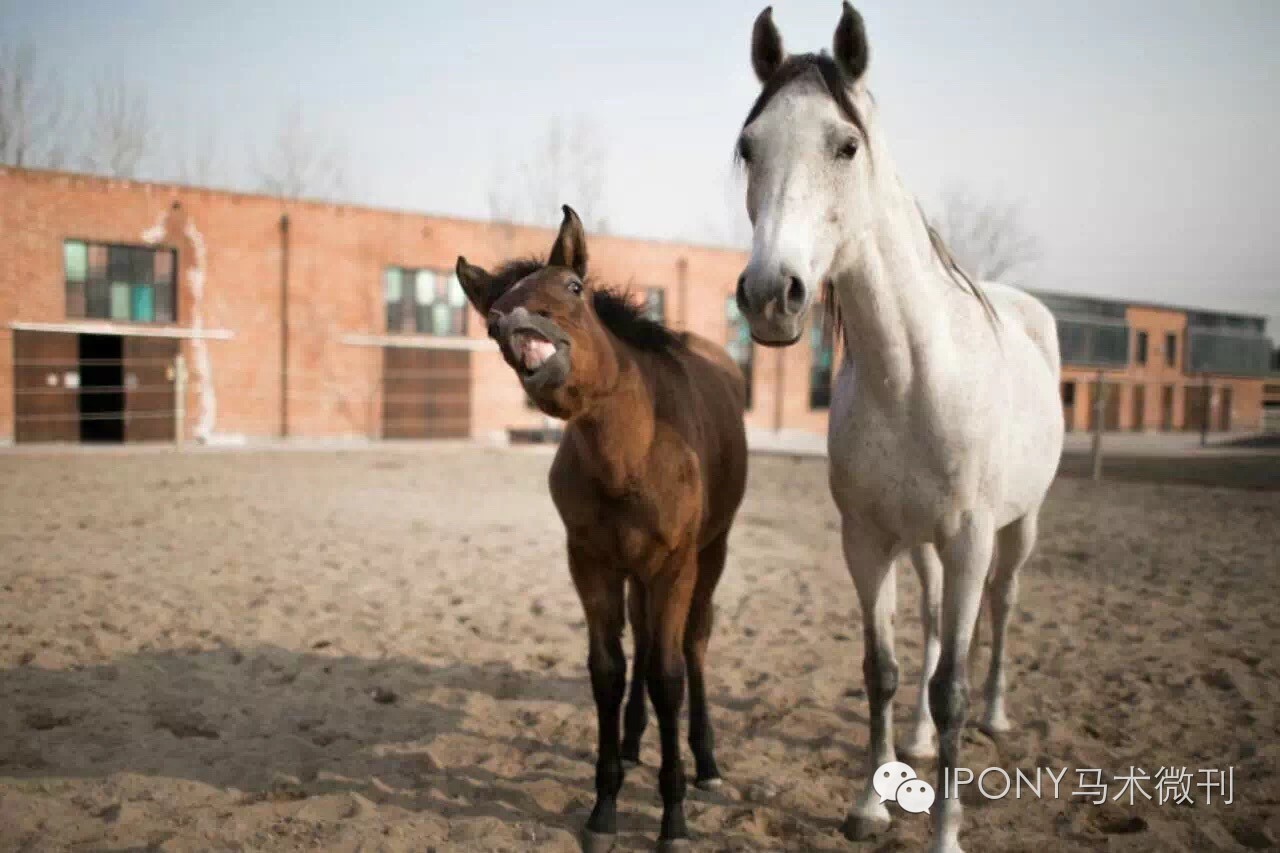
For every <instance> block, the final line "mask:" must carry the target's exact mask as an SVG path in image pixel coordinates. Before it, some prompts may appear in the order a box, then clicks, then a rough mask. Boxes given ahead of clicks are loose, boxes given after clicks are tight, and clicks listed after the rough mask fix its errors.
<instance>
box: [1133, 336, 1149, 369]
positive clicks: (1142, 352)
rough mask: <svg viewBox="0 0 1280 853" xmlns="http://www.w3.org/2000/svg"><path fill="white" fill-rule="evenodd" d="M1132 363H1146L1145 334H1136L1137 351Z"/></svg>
mask: <svg viewBox="0 0 1280 853" xmlns="http://www.w3.org/2000/svg"><path fill="white" fill-rule="evenodd" d="M1134 361H1136V362H1137V363H1138V364H1146V363H1147V333H1146V332H1138V351H1137V353H1136V354H1135V355H1134Z"/></svg>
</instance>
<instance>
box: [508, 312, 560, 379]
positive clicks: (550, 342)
mask: <svg viewBox="0 0 1280 853" xmlns="http://www.w3.org/2000/svg"><path fill="white" fill-rule="evenodd" d="M507 352H508V355H509V359H510V361H511V365H512V367H514V368H515V370H516V374H517V375H518V376H519V377H520V381H521V383H522V384H523V385H524V386H525V389H526V390H528V391H531V392H534V391H541V390H545V389H548V388H554V387H556V386H559V385H561V384H563V383H564V381H565V380H566V379H568V377H569V342H568V340H566V339H565V338H564V337H563V336H560V335H555V334H553V333H551V332H550V330H542V329H535V328H533V327H531V326H521V327H519V328H516V329H512V330H511V333H510V334H509V335H508V336H507Z"/></svg>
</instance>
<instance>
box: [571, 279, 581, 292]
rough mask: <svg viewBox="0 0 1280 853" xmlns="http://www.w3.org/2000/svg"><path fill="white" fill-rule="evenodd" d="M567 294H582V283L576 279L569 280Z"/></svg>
mask: <svg viewBox="0 0 1280 853" xmlns="http://www.w3.org/2000/svg"><path fill="white" fill-rule="evenodd" d="M569 292H570V293H572V294H573V295H574V296H580V295H581V294H582V282H580V281H578V280H577V279H576V278H571V279H569Z"/></svg>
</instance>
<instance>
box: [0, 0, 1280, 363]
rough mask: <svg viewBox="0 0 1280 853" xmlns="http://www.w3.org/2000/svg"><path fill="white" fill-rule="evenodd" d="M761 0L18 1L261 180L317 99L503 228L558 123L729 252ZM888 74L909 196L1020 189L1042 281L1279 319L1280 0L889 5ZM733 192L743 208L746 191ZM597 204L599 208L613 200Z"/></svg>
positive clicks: (682, 231) (885, 34)
mask: <svg viewBox="0 0 1280 853" xmlns="http://www.w3.org/2000/svg"><path fill="white" fill-rule="evenodd" d="M763 5H764V0H758V2H742V0H734V2H729V0H706V2H702V0H682V2H670V1H669V0H659V1H658V2H647V3H637V2H610V0H540V2H536V3H530V2H509V3H504V2H493V0H491V2H486V3H464V2H448V3H445V2H431V0H406V2H398V0H397V2H369V3H337V2H325V0H309V1H308V2H305V3H304V2H246V0H235V2H221V3H217V4H214V3H186V2H181V3H173V2H161V0H145V2H127V1H126V0H121V1H120V2H113V3H97V2H68V1H67V0H47V2H37V0H0V42H3V43H8V44H14V43H17V42H23V41H26V42H30V43H31V44H33V45H34V46H35V47H36V49H37V50H38V51H39V53H40V58H41V60H42V61H43V62H44V63H45V65H46V66H47V67H55V68H56V70H57V72H58V74H59V75H60V76H61V78H62V83H63V85H64V87H65V88H66V89H67V90H68V92H70V93H72V94H76V93H80V92H83V91H85V90H87V89H88V87H89V86H91V85H92V81H93V80H94V79H95V78H97V77H99V76H101V75H103V74H104V73H118V74H120V75H122V76H123V77H124V78H125V79H126V80H128V81H129V82H130V83H132V84H135V85H137V86H139V87H145V88H146V90H147V93H148V98H149V101H150V110H151V114H152V119H153V121H154V123H155V125H156V127H157V131H158V133H159V134H160V138H158V139H157V140H156V141H155V147H156V149H157V150H158V152H159V154H158V156H156V157H154V158H153V159H152V162H150V163H148V164H147V166H146V167H145V168H144V170H143V171H144V173H146V174H148V175H151V174H155V175H163V174H165V170H166V169H167V168H168V160H169V157H168V151H169V149H170V148H172V145H173V142H172V140H173V139H175V138H179V137H181V136H183V135H184V134H185V135H187V136H188V137H199V136H202V135H204V134H205V133H207V132H208V130H209V129H212V130H213V131H214V134H215V138H216V140H217V152H218V155H219V156H218V164H217V165H218V169H219V172H220V174H221V175H222V181H221V183H224V184H231V185H236V186H247V185H248V183H249V182H250V180H251V178H250V166H249V164H250V162H251V157H250V155H249V152H250V151H252V150H254V149H255V148H256V149H259V150H260V149H262V148H264V147H265V146H266V144H267V140H268V139H269V137H270V136H271V135H272V133H273V132H274V130H275V127H276V125H277V119H278V116H279V114H280V113H281V112H282V110H283V109H284V108H285V107H286V106H287V105H288V104H289V103H291V102H292V101H294V100H296V101H298V102H300V103H301V104H302V105H303V108H304V112H305V116H306V119H307V121H308V122H309V123H311V124H313V125H316V126H319V127H322V128H324V129H325V130H326V131H328V132H329V133H330V134H331V135H332V137H333V138H334V139H337V140H340V142H341V147H342V149H343V150H344V151H345V153H346V160H347V163H348V172H349V181H348V183H349V191H348V196H349V200H351V201H354V202H359V203H363V204H371V205H377V206H389V207H397V208H406V209H410V210H419V211H423V212H430V213H445V214H452V215H460V216H469V217H477V218H483V217H485V216H486V215H487V213H488V209H489V208H488V202H487V199H488V194H489V192H490V190H491V185H492V183H493V180H494V174H495V172H496V171H497V170H498V166H499V164H500V163H502V162H503V161H504V160H506V161H508V162H509V161H511V160H514V159H518V158H521V157H524V156H525V155H527V153H528V149H529V147H530V146H531V145H532V144H533V142H534V140H536V139H537V138H538V137H539V135H540V134H541V133H542V132H543V131H544V130H545V128H546V126H547V124H548V122H549V121H550V119H551V118H552V117H553V116H557V115H558V116H560V117H562V118H563V119H565V120H572V119H574V118H576V117H582V118H583V119H585V120H586V121H587V122H589V123H590V124H591V125H592V126H593V127H594V128H595V129H596V131H597V133H598V136H599V137H600V138H601V139H602V141H603V143H604V145H605V147H606V150H607V159H606V161H605V166H606V189H605V198H604V201H603V203H602V205H601V206H602V207H604V208H605V209H604V211H603V212H602V213H596V214H595V216H594V217H592V218H596V217H598V216H601V215H603V216H605V217H606V218H607V220H608V222H609V224H610V228H611V230H612V231H614V232H616V233H621V234H625V235H628V236H648V237H662V238H672V239H681V240H691V241H706V240H708V239H712V238H713V237H714V235H715V234H716V233H717V229H719V233H721V234H725V233H728V232H727V229H728V223H729V222H730V221H731V220H730V217H731V216H734V215H737V210H738V207H739V206H740V204H741V199H740V194H739V193H737V192H735V191H734V189H733V185H732V183H731V181H732V177H731V176H732V169H731V155H732V150H733V144H734V140H735V138H736V135H737V130H738V126H739V124H740V122H741V121H742V118H743V116H744V115H745V113H746V110H747V109H748V107H749V106H750V103H751V100H752V99H753V97H754V96H755V94H756V92H757V84H756V82H755V79H754V77H753V76H752V73H751V69H750V63H749V40H750V30H751V23H752V20H753V19H754V17H755V15H756V13H757V12H759V11H760V9H761V8H762V7H763ZM859 8H860V10H861V11H862V12H863V15H864V17H865V18H866V23H867V31H868V36H869V39H870V41H871V50H872V59H871V67H870V72H869V73H870V78H869V79H870V84H871V86H872V89H873V90H874V92H875V94H876V98H877V101H878V103H879V105H880V108H881V113H882V117H883V120H884V121H885V122H886V125H887V133H888V139H889V144H890V145H891V146H892V148H893V152H892V153H893V156H894V158H895V160H896V161H897V164H898V167H899V170H900V172H901V173H902V178H903V181H904V183H905V184H906V186H907V187H908V188H909V189H911V190H912V191H913V192H915V193H916V194H917V195H919V196H920V197H921V199H922V201H923V202H924V204H925V206H926V208H932V207H933V205H934V204H935V202H936V200H937V198H938V196H939V194H940V192H941V191H942V189H943V188H945V187H946V186H948V185H950V184H962V185H964V186H965V187H967V188H968V189H969V190H970V191H972V192H973V193H974V194H976V195H978V196H982V197H986V198H991V199H995V200H999V201H1008V202H1016V203H1018V204H1019V205H1021V207H1022V209H1023V211H1024V215H1025V222H1026V224H1027V226H1028V228H1029V229H1030V230H1031V231H1032V232H1033V233H1034V234H1035V235H1036V236H1037V237H1039V239H1040V240H1041V242H1042V244H1043V249H1044V254H1043V259H1042V260H1041V262H1040V263H1039V265H1038V266H1037V267H1036V268H1035V270H1034V274H1033V275H1031V276H1029V278H1028V280H1027V282H1026V283H1027V284H1028V285H1029V286H1031V287H1039V288H1045V289H1054V290H1065V291H1071V292H1085V293H1094V294H1101V295H1110V296H1115V297H1119V298H1132V299H1146V300H1153V301H1162V302H1175V303H1188V304H1192V305H1202V306H1205V307H1212V308H1220V309H1225V310H1238V311H1245V312H1249V313H1256V314H1263V315H1267V316H1268V317H1269V319H1270V321H1269V323H1268V332H1269V334H1271V336H1272V337H1273V339H1275V338H1280V275H1278V272H1277V271H1278V270H1280V227H1278V225H1277V224H1278V223H1280V157H1278V156H1277V154H1276V152H1277V151H1278V150H1280V146H1278V144H1277V139H1278V138H1280V106H1278V105H1280V50H1277V45H1280V2H1276V0H1214V2H1208V0H1076V2H1072V3H1064V2H1048V0H983V2H974V3H963V2H958V0H866V2H862V3H860V4H859ZM839 11H840V5H839V3H838V2H837V0H777V2H775V3H774V18H775V20H776V21H777V23H778V26H779V28H780V29H781V31H782V34H783V37H784V39H785V41H786V45H787V47H788V49H790V50H792V51H797V52H799V51H805V50H816V49H818V48H822V47H827V46H828V45H829V44H830V41H831V33H832V30H833V28H834V26H835V23H836V20H837V19H838V17H839ZM731 205H732V207H731ZM589 215H590V214H589Z"/></svg>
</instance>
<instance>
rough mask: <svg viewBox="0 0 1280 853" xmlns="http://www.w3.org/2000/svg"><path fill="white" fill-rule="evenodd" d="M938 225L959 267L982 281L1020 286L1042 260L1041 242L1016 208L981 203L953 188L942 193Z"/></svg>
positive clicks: (964, 191)
mask: <svg viewBox="0 0 1280 853" xmlns="http://www.w3.org/2000/svg"><path fill="white" fill-rule="evenodd" d="M937 224H938V230H939V232H940V233H941V234H942V237H943V239H944V240H945V241H946V243H947V246H948V247H949V248H950V249H951V252H952V254H953V255H955V257H956V260H957V261H959V262H960V266H962V267H963V268H964V269H965V270H966V271H968V272H969V274H970V275H973V276H974V277H976V278H978V279H979V280H982V281H1001V282H1004V283H1006V284H1014V285H1016V284H1021V283H1022V281H1023V279H1024V277H1025V276H1026V275H1027V274H1028V273H1029V272H1030V270H1031V268H1033V267H1034V265H1035V263H1036V262H1037V261H1039V260H1040V241H1039V240H1038V239H1037V238H1036V236H1035V235H1034V234H1032V233H1031V232H1030V231H1029V230H1028V229H1027V227H1026V226H1025V224H1024V223H1023V220H1022V214H1021V211H1019V210H1018V208H1017V207H1016V206H1015V205H1012V204H1001V203H999V202H995V201H988V202H981V201H979V200H977V199H976V198H975V197H974V196H973V195H972V194H971V193H970V192H968V191H967V190H964V189H961V188H957V187H952V188H949V189H948V190H947V191H946V192H944V193H943V198H942V215H941V216H939V217H938V223H937Z"/></svg>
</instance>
